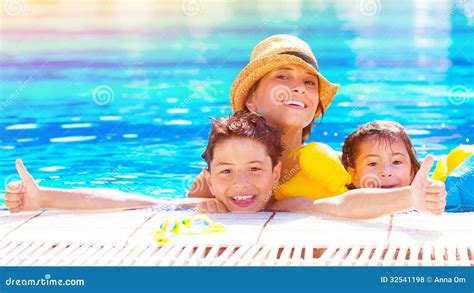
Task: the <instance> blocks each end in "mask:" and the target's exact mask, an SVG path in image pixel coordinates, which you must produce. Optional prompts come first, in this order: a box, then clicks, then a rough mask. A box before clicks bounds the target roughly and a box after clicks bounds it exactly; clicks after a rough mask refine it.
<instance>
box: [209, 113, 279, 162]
mask: <svg viewBox="0 0 474 293" xmlns="http://www.w3.org/2000/svg"><path fill="white" fill-rule="evenodd" d="M281 136H282V133H281V131H279V130H277V129H275V128H273V127H271V126H270V125H268V124H267V122H266V121H265V119H264V118H263V117H262V116H260V115H258V114H255V113H251V112H248V111H240V112H236V113H235V114H234V115H232V116H230V117H225V118H220V119H213V121H212V128H211V132H210V134H209V142H208V144H207V148H206V151H205V152H204V153H203V154H202V158H203V159H204V160H206V162H207V165H208V168H209V170H210V167H211V162H212V159H213V158H214V148H215V147H216V145H217V144H218V143H219V142H222V141H224V140H227V139H230V138H249V139H254V140H256V141H258V142H260V143H261V144H262V145H263V146H265V149H266V151H267V154H268V156H269V157H270V158H271V160H272V167H274V166H276V165H277V164H278V161H279V159H280V157H281V154H282V152H283V145H282V142H281Z"/></svg>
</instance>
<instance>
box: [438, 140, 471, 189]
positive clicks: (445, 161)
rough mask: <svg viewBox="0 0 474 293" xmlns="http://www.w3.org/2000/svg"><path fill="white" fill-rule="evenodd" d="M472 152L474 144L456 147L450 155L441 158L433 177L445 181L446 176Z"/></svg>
mask: <svg viewBox="0 0 474 293" xmlns="http://www.w3.org/2000/svg"><path fill="white" fill-rule="evenodd" d="M472 154H474V144H472V145H460V146H458V147H456V148H454V149H453V150H452V151H451V152H449V154H448V155H444V156H442V157H441V159H439V161H438V163H437V164H436V168H435V170H434V173H433V176H432V178H433V179H435V180H439V181H443V182H444V181H445V180H446V177H448V175H449V174H450V173H451V172H453V171H454V169H456V168H457V167H458V166H459V165H461V163H462V162H464V161H465V160H466V159H467V158H468V157H469V156H471V155H472Z"/></svg>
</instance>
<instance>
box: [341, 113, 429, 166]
mask: <svg viewBox="0 0 474 293" xmlns="http://www.w3.org/2000/svg"><path fill="white" fill-rule="evenodd" d="M369 139H374V140H375V141H376V142H377V143H380V142H389V143H393V142H402V143H403V144H404V145H405V148H406V150H407V152H408V155H409V156H410V161H411V168H412V171H413V174H416V172H418V169H420V163H419V162H418V159H417V156H416V150H415V148H414V147H413V145H412V144H411V140H410V137H409V136H408V134H407V133H406V132H405V129H403V127H402V126H401V125H400V123H397V122H394V121H374V122H370V123H366V124H364V125H362V126H360V127H359V128H357V129H356V130H355V131H354V132H353V133H351V134H349V135H348V136H347V137H346V139H345V140H344V145H343V146H342V164H343V165H344V168H346V170H347V168H349V167H352V168H355V161H356V158H357V157H358V156H359V154H360V145H361V144H362V143H363V142H364V141H367V140H369Z"/></svg>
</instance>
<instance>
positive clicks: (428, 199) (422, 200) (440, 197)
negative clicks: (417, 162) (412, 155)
mask: <svg viewBox="0 0 474 293" xmlns="http://www.w3.org/2000/svg"><path fill="white" fill-rule="evenodd" d="M433 161H434V159H433V157H432V156H430V155H428V156H427V157H426V158H425V160H424V161H423V164H422V165H421V167H420V169H419V170H418V173H416V175H415V178H414V179H413V182H412V183H411V196H412V203H413V207H414V208H415V209H416V210H418V211H421V212H428V213H431V214H434V215H441V214H442V213H443V212H444V208H445V207H446V195H447V192H446V187H445V185H444V183H443V182H441V181H437V180H432V179H429V178H428V172H429V171H430V169H431V167H432V166H433Z"/></svg>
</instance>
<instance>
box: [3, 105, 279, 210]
mask: <svg viewBox="0 0 474 293" xmlns="http://www.w3.org/2000/svg"><path fill="white" fill-rule="evenodd" d="M282 151H283V148H282V145H281V133H280V132H279V131H278V130H276V129H274V128H272V127H270V126H269V125H268V124H267V123H266V122H265V119H263V118H262V117H260V116H258V115H257V114H253V113H236V114H235V115H234V116H232V117H229V118H222V119H217V120H214V121H213V123H212V129H211V133H210V135H209V143H208V146H207V149H206V151H205V152H204V154H203V158H204V159H205V160H206V162H207V164H208V168H207V169H205V170H204V172H205V180H206V181H207V184H208V185H209V187H210V189H211V192H212V193H213V195H214V196H215V197H216V199H190V198H187V199H182V200H177V201H164V200H159V199H155V198H151V197H147V196H143V195H138V194H125V193H124V192H121V191H119V190H114V189H105V188H98V189H93V188H81V189H71V190H68V189H56V188H40V187H39V186H38V184H37V183H36V182H35V181H34V178H33V177H32V176H31V175H30V174H29V172H28V171H27V170H26V168H25V166H24V165H23V163H22V161H21V160H17V162H16V167H17V171H18V173H19V175H20V177H21V179H22V180H21V182H11V183H10V184H8V186H7V194H6V195H5V205H6V206H7V208H8V209H9V210H10V212H20V211H32V210H37V209H41V208H52V209H68V210H110V209H130V208H143V207H149V206H153V205H156V204H161V205H181V206H184V207H198V208H199V209H201V210H202V211H209V212H225V211H231V212H256V211H259V210H262V209H265V208H266V207H267V205H268V204H269V203H270V200H271V199H272V194H273V190H274V189H275V188H276V186H277V184H278V179H279V176H280V169H281V163H280V162H279V159H280V156H281V153H282Z"/></svg>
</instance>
